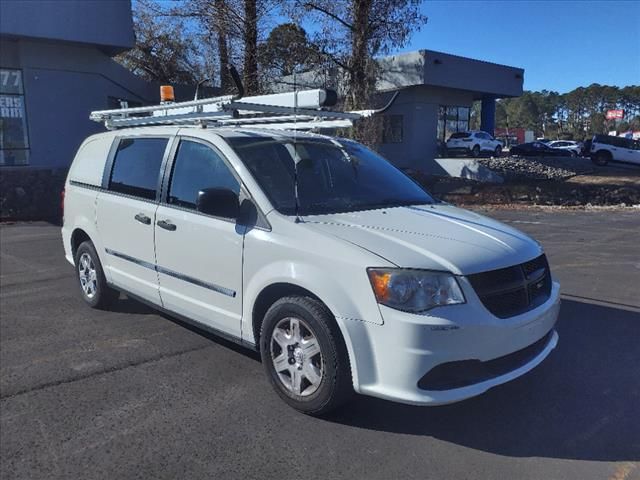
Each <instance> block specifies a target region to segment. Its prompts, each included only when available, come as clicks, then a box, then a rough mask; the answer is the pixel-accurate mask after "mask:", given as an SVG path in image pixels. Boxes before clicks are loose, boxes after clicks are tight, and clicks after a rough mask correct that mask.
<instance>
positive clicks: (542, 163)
mask: <svg viewBox="0 0 640 480" xmlns="http://www.w3.org/2000/svg"><path fill="white" fill-rule="evenodd" d="M478 163H480V164H481V165H484V166H485V167H487V168H488V169H489V170H492V171H494V172H496V173H498V174H499V175H501V176H502V177H503V178H504V179H505V181H511V180H523V179H529V180H564V179H566V178H569V177H573V176H575V175H577V174H578V173H582V172H583V171H584V169H583V168H567V167H566V166H562V167H561V166H558V165H554V164H553V163H554V162H553V161H548V160H533V159H525V158H515V157H503V158H479V159H478ZM580 170H582V171H580Z"/></svg>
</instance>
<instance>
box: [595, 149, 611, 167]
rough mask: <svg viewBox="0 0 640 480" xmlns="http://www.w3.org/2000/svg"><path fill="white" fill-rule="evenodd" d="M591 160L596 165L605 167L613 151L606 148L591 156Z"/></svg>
mask: <svg viewBox="0 0 640 480" xmlns="http://www.w3.org/2000/svg"><path fill="white" fill-rule="evenodd" d="M591 161H592V162H593V163H595V164H596V165H599V166H601V167H604V166H605V165H606V164H607V163H609V162H610V161H611V153H610V152H607V151H606V150H600V151H599V152H596V154H595V155H593V156H592V157H591Z"/></svg>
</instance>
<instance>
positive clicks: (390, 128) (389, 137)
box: [382, 115, 403, 143]
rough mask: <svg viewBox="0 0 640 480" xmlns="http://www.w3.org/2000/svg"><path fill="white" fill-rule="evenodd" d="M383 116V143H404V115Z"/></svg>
mask: <svg viewBox="0 0 640 480" xmlns="http://www.w3.org/2000/svg"><path fill="white" fill-rule="evenodd" d="M382 118H383V130H382V143H402V136H403V131H402V115H385V116H383V117H382Z"/></svg>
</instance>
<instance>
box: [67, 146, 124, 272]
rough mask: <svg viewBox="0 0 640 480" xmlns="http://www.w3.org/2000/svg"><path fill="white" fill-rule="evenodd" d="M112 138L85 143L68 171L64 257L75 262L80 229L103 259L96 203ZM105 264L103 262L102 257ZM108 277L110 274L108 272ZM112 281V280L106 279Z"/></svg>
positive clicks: (70, 261)
mask: <svg viewBox="0 0 640 480" xmlns="http://www.w3.org/2000/svg"><path fill="white" fill-rule="evenodd" d="M112 143H113V135H109V134H107V135H105V134H102V135H97V136H93V137H89V138H88V139H87V140H85V141H84V142H83V143H82V145H80V148H79V149H78V152H77V153H76V156H75V158H74V159H73V163H72V164H71V167H70V168H69V173H68V175H67V181H66V183H65V198H64V223H63V226H62V243H63V246H64V253H65V258H66V259H67V261H68V262H69V263H71V264H73V263H74V259H73V251H72V245H71V240H72V235H73V232H74V231H75V230H77V229H80V230H82V231H84V232H85V233H86V234H87V235H88V236H89V238H90V239H91V241H92V242H93V244H94V245H95V247H96V250H97V251H98V255H99V256H100V257H102V254H101V252H103V246H102V243H101V241H100V236H99V235H98V230H97V223H96V200H97V197H98V193H99V191H100V188H101V184H102V175H103V172H104V167H105V163H106V161H107V158H108V156H109V150H110V149H111V144H112ZM100 261H101V262H102V261H103V259H102V258H100ZM105 274H106V275H107V277H108V273H107V272H105ZM107 280H109V278H107Z"/></svg>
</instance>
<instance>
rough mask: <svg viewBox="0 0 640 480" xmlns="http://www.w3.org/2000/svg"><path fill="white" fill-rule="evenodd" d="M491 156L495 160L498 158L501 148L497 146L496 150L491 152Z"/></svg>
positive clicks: (500, 154)
mask: <svg viewBox="0 0 640 480" xmlns="http://www.w3.org/2000/svg"><path fill="white" fill-rule="evenodd" d="M493 155H494V156H495V157H496V158H500V157H501V156H502V147H500V146H499V145H498V146H497V147H496V149H495V150H494V151H493Z"/></svg>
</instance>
